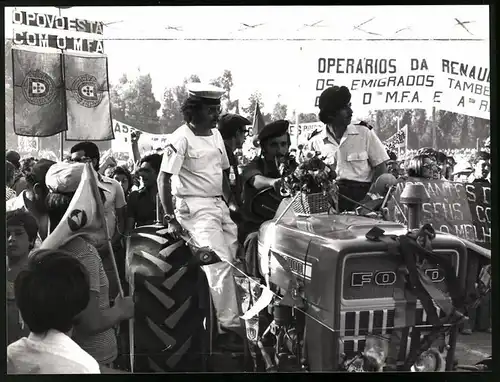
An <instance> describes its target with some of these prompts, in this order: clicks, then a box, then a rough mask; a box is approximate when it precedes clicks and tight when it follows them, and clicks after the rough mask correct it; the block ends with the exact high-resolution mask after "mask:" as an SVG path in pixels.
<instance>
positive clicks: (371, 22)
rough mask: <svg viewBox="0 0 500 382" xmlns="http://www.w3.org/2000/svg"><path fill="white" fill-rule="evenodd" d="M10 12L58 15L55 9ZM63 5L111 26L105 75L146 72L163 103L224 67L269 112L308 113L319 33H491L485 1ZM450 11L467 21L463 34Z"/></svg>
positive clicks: (238, 92)
mask: <svg viewBox="0 0 500 382" xmlns="http://www.w3.org/2000/svg"><path fill="white" fill-rule="evenodd" d="M13 10H14V8H6V9H5V29H6V36H7V37H8V36H12V31H13V28H14V26H13V23H12V11H13ZM17 10H29V11H32V12H39V13H44V14H55V15H57V14H58V12H59V11H58V9H56V8H55V7H29V8H27V7H17ZM61 12H62V16H67V17H69V18H80V19H87V20H92V21H102V22H104V23H109V25H108V26H105V28H104V39H105V42H104V52H105V54H106V55H107V56H108V60H109V63H108V71H109V77H110V81H111V82H116V81H117V79H118V78H119V77H121V75H122V74H123V73H127V74H128V75H129V76H132V77H133V76H135V75H136V74H137V73H138V68H140V72H141V73H143V74H145V73H150V74H151V77H152V79H153V92H154V94H155V97H156V98H157V100H159V101H160V102H162V98H163V96H162V95H163V91H164V89H165V88H166V87H171V86H175V85H179V84H181V83H182V81H183V79H184V78H185V77H188V76H190V75H191V74H197V75H198V76H199V77H200V78H201V80H202V81H203V82H205V81H209V80H210V79H212V78H215V77H217V76H219V75H221V74H222V72H223V71H224V70H225V69H229V70H231V72H232V74H233V82H234V88H233V90H232V92H231V98H232V99H233V100H234V99H240V106H245V105H246V103H247V100H248V97H249V96H250V94H251V93H252V92H254V91H260V92H261V94H262V96H263V103H264V108H263V110H264V112H268V113H271V112H272V109H273V106H274V104H275V103H276V102H278V101H280V102H282V103H285V104H287V105H288V109H289V111H292V110H293V109H295V108H297V109H298V110H300V111H303V112H315V110H314V108H313V107H310V106H309V103H308V102H306V103H307V106H306V105H305V102H304V96H303V94H304V86H305V85H304V84H305V78H308V77H310V76H308V74H305V73H304V70H305V69H304V68H306V67H308V65H309V63H308V62H309V61H308V59H310V57H307V56H306V54H305V53H304V52H308V51H311V50H315V51H318V50H321V49H325V51H326V50H328V51H332V49H334V48H333V46H334V45H332V44H335V41H326V39H339V40H346V39H361V40H365V42H366V40H367V39H373V38H378V39H383V38H391V39H415V38H418V39H436V38H440V39H483V40H486V41H487V40H488V38H489V10H488V6H470V5H468V6H463V5H462V6H376V7H375V6H374V7H369V6H362V7H359V6H351V7H347V6H338V7H337V6H329V7H327V6H309V7H306V6H287V7H275V6H272V7H271V6H269V7H260V6H255V7H248V6H247V7H236V6H231V7H215V6H210V7H152V6H142V7H73V8H70V9H64V10H62V11H61ZM455 18H456V19H458V20H459V21H461V22H466V21H468V23H464V26H465V27H466V28H467V29H468V31H466V30H465V29H464V28H462V27H461V26H460V25H458V24H457V20H455ZM244 24H246V25H247V26H245V25H244ZM360 24H363V25H361V26H360ZM252 26H253V27H252ZM356 26H358V28H355V27H356ZM15 28H16V30H20V28H22V30H26V31H35V29H33V28H32V27H21V26H19V25H16V26H15ZM39 29H40V28H38V32H39V31H40V30H39ZM68 34H69V35H72V34H74V32H73V33H71V32H69V33H68ZM90 36H91V35H89V37H90ZM101 37H102V36H101ZM209 39H210V41H209ZM374 43H375V42H373V43H371V44H374ZM313 47H314V49H313ZM301 48H302V49H301Z"/></svg>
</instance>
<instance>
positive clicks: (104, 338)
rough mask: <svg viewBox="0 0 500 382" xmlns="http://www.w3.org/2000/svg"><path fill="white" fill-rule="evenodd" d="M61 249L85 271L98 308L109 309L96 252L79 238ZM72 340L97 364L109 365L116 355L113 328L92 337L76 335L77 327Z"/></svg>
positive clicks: (116, 349)
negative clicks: (97, 296) (96, 297)
mask: <svg viewBox="0 0 500 382" xmlns="http://www.w3.org/2000/svg"><path fill="white" fill-rule="evenodd" d="M61 249H63V250H65V251H68V252H70V253H71V254H72V255H73V256H75V258H77V259H78V260H79V261H80V262H81V263H82V264H83V265H84V267H85V268H86V269H87V272H88V273H89V281H90V290H91V291H94V292H97V293H98V294H99V308H100V309H102V310H105V309H109V307H110V306H109V281H108V277H107V276H106V272H105V271H104V267H103V265H102V260H101V258H100V257H99V255H98V253H97V250H96V249H95V247H93V246H92V245H91V244H89V243H87V242H86V241H85V240H84V239H83V238H81V237H75V238H74V239H72V240H70V241H69V242H67V243H66V244H64V245H63V246H62V247H61ZM73 340H74V341H75V342H76V343H77V344H78V345H80V346H81V348H82V349H83V350H85V351H86V352H87V353H89V354H90V355H91V356H92V357H94V358H95V359H96V360H97V362H99V364H110V363H111V362H113V361H114V360H115V359H116V357H117V355H118V346H117V342H116V335H115V331H114V329H113V328H110V329H107V330H105V331H104V332H101V333H97V334H94V335H86V334H83V333H78V326H77V327H75V330H74V332H73Z"/></svg>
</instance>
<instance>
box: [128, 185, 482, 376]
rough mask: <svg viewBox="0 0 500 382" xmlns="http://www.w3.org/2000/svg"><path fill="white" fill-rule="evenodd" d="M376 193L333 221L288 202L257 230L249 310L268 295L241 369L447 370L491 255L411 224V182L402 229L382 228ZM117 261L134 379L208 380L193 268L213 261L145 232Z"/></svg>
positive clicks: (205, 322) (206, 253)
mask: <svg viewBox="0 0 500 382" xmlns="http://www.w3.org/2000/svg"><path fill="white" fill-rule="evenodd" d="M385 189H386V190H387V193H386V195H385V196H384V197H382V198H380V200H377V201H374V202H373V203H369V205H370V206H371V207H370V206H367V205H361V206H360V208H358V209H357V210H356V211H351V212H347V213H342V214H338V213H331V209H330V208H329V207H328V203H326V204H327V207H326V208H323V209H321V208H319V209H318V208H316V209H314V208H304V203H303V201H300V199H301V198H303V197H304V196H303V195H301V194H297V196H296V197H294V198H288V199H287V200H284V201H282V203H281V204H280V206H279V207H278V209H277V213H276V214H275V215H274V218H272V219H271V220H269V221H267V222H265V223H264V224H263V225H262V226H261V227H260V229H259V231H258V239H257V242H258V245H257V247H258V250H257V253H256V259H255V264H256V266H255V267H254V271H253V272H248V273H249V274H247V275H245V276H250V277H249V280H250V281H251V283H252V284H253V285H257V286H258V288H253V291H252V293H251V294H252V296H251V300H252V302H253V303H255V304H258V303H259V299H260V298H261V297H262V295H264V294H266V295H267V296H269V293H263V291H264V290H267V291H268V292H270V293H272V298H271V299H270V300H269V301H270V302H269V301H268V302H267V303H266V305H267V306H266V308H265V309H263V310H261V311H260V312H259V313H258V315H256V316H254V317H252V318H249V319H247V320H245V321H244V326H245V328H246V334H247V336H246V337H247V339H246V341H247V342H246V345H247V349H246V350H247V351H246V357H247V362H246V363H245V364H244V366H242V370H241V371H268V372H296V371H302V372H325V371H328V372H333V371H349V372H363V371H396V370H399V371H450V370H455V369H456V362H455V357H454V353H455V346H456V342H457V334H458V326H459V325H460V324H462V323H463V322H464V320H466V319H467V308H468V307H473V306H476V305H477V303H478V301H479V299H480V297H481V296H483V295H485V294H486V293H489V291H490V285H491V253H490V251H487V250H485V249H483V248H481V247H479V246H477V245H475V244H474V243H471V242H468V241H466V240H462V239H460V238H458V237H456V236H453V235H450V234H445V233H440V232H434V230H433V229H432V227H430V226H428V225H425V226H423V227H421V226H420V213H421V212H420V211H421V204H422V203H423V202H425V200H426V198H428V195H426V191H425V189H423V188H422V187H419V185H417V184H414V185H407V186H406V188H405V190H404V192H403V194H402V196H401V203H402V204H406V206H407V211H408V213H407V221H408V226H405V225H402V224H399V223H395V222H391V221H388V220H387V214H386V213H385V210H386V208H385V205H386V203H387V200H388V199H389V197H390V193H391V192H392V191H393V189H394V186H393V184H389V185H387V186H385ZM311 197H312V196H311V195H309V196H307V198H306V199H307V200H308V201H310V200H311ZM318 198H321V196H318ZM298 201H300V203H299V202H298ZM316 204H317V205H319V204H321V203H319V204H318V203H316ZM323 204H325V202H324V200H323ZM309 205H313V204H310V203H309ZM366 209H368V210H369V213H365V212H366ZM127 259H128V265H127V271H128V272H129V275H130V276H131V277H130V278H129V279H130V280H131V289H132V292H133V294H134V297H135V301H136V317H135V323H134V333H135V334H134V336H133V338H132V340H133V341H134V345H133V348H134V350H135V351H134V353H135V361H134V362H135V371H137V372H169V371H172V372H189V371H215V370H214V369H213V368H211V366H210V359H209V356H210V355H211V354H212V345H213V333H214V331H213V328H214V327H215V323H214V315H213V311H212V308H211V302H210V297H209V291H208V286H207V283H206V280H205V277H204V274H203V272H202V270H201V266H202V265H204V264H210V263H211V262H213V261H217V256H215V255H214V254H213V253H211V252H210V250H209V249H206V248H201V249H199V248H194V247H192V246H190V245H189V243H187V242H186V240H183V239H178V240H173V238H171V237H169V235H168V234H166V233H165V230H163V227H162V226H160V225H155V226H146V227H140V228H138V229H136V230H135V231H134V232H133V233H132V235H131V237H130V238H129V244H128V254H127ZM219 260H220V259H219ZM259 290H260V291H259ZM255 291H256V292H255ZM254 292H255V293H254ZM247 300H248V299H247ZM250 305H251V304H250ZM248 308H249V305H248V304H247V306H246V309H248ZM248 359H251V360H250V362H248ZM248 365H250V366H248Z"/></svg>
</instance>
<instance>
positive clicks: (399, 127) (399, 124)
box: [396, 117, 401, 158]
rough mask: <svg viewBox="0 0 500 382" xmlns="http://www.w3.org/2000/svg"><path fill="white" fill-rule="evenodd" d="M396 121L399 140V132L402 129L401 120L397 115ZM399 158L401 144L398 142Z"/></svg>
mask: <svg viewBox="0 0 500 382" xmlns="http://www.w3.org/2000/svg"><path fill="white" fill-rule="evenodd" d="M396 123H397V134H398V140H399V134H400V131H401V122H400V119H399V117H396ZM398 158H401V144H400V143H398Z"/></svg>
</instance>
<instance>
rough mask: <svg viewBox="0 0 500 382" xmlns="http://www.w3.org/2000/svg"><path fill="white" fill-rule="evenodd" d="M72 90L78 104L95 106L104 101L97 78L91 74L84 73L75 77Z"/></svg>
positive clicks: (89, 106)
mask: <svg viewBox="0 0 500 382" xmlns="http://www.w3.org/2000/svg"><path fill="white" fill-rule="evenodd" d="M72 92H73V95H74V97H75V99H76V102H78V104H80V105H82V106H85V107H88V108H94V107H97V106H98V105H99V104H100V103H101V101H102V91H101V90H100V89H99V85H98V83H97V79H96V78H95V77H94V76H91V75H89V74H84V75H81V76H79V77H77V78H76V79H75V81H73V85H72Z"/></svg>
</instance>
